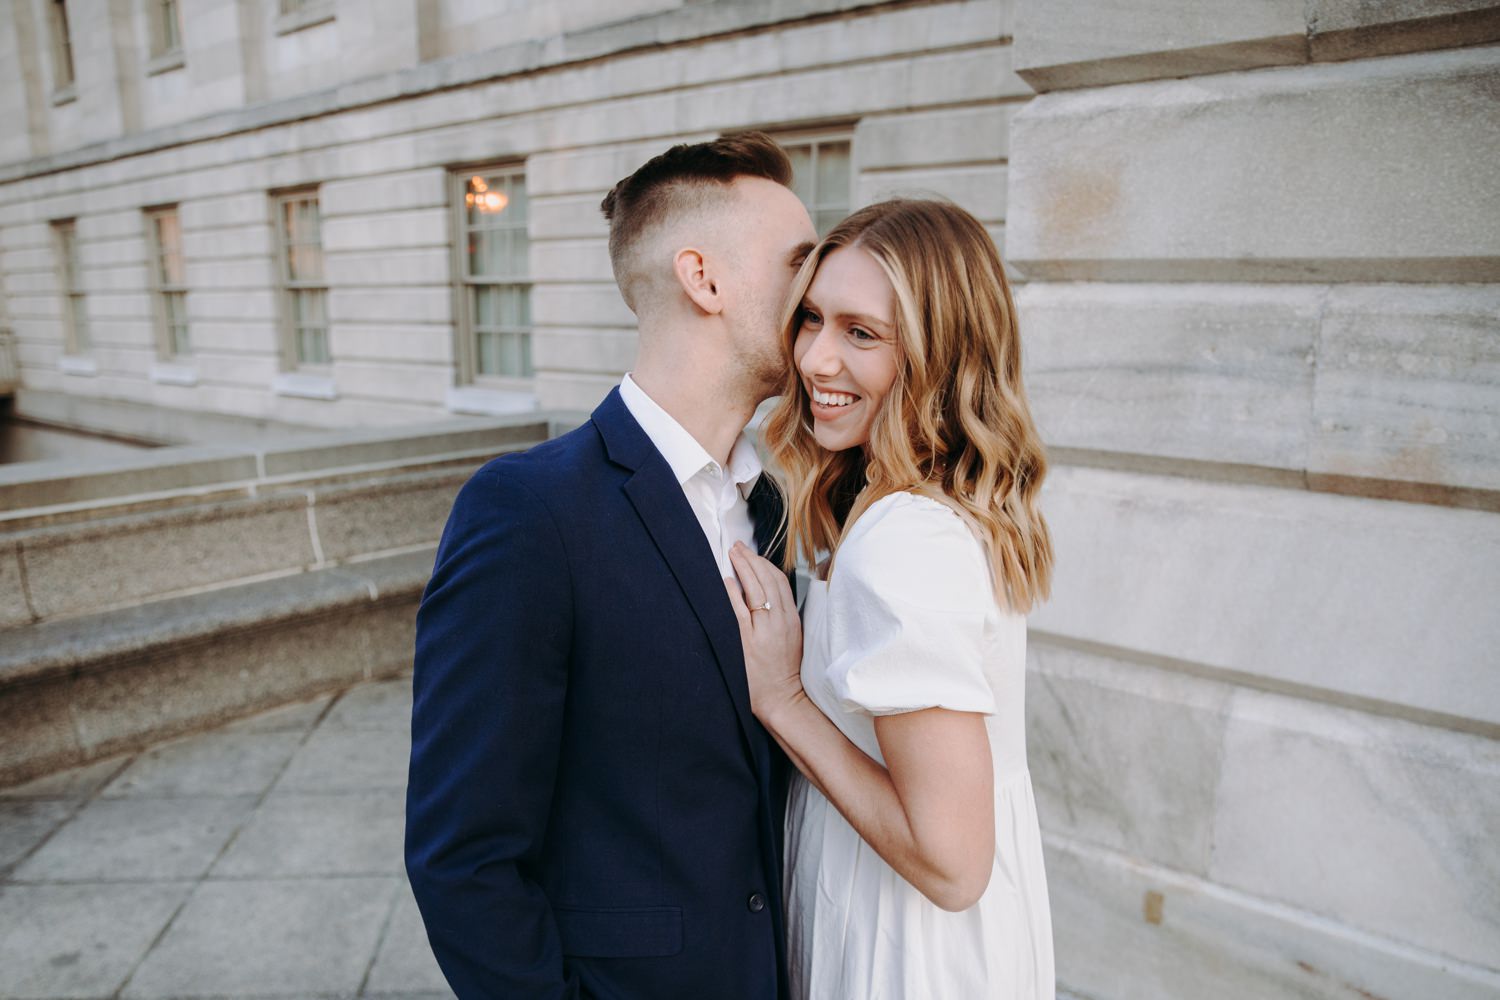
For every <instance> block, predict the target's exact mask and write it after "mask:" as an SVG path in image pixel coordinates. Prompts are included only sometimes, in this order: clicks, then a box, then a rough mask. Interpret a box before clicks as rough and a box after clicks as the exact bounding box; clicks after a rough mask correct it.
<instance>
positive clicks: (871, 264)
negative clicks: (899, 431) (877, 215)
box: [792, 246, 896, 451]
mask: <svg viewBox="0 0 1500 1000" xmlns="http://www.w3.org/2000/svg"><path fill="white" fill-rule="evenodd" d="M895 315H896V291H895V289H894V288H892V287H891V281H890V279H889V278H887V277H886V276H885V271H883V270H882V269H881V267H880V265H879V263H877V262H876V260H875V258H874V257H872V256H870V254H869V252H868V251H866V250H864V249H863V248H861V247H858V246H848V247H839V248H838V249H837V250H834V251H833V252H831V253H830V254H828V256H826V257H824V258H823V261H822V263H821V264H819V265H818V270H817V273H816V274H815V275H814V276H813V280H812V284H811V285H809V286H808V289H807V294H806V295H804V296H803V297H802V311H801V318H800V319H799V321H798V327H797V339H796V341H795V343H794V344H793V345H792V355H793V361H794V362H795V363H796V365H797V371H798V372H799V373H800V374H801V376H802V384H803V386H804V387H805V388H806V389H807V394H808V395H809V396H810V397H812V418H813V437H814V439H815V440H816V441H817V442H818V444H820V445H822V446H823V447H824V448H827V449H828V450H829V451H843V450H844V449H846V448H858V447H861V446H862V445H864V444H865V443H867V442H868V441H869V440H870V425H871V424H872V423H873V422H874V420H875V414H876V413H878V412H879V410H880V404H881V402H882V401H883V400H884V399H885V396H886V393H888V392H890V390H891V385H892V384H893V383H894V382H895V381H896V323H895Z"/></svg>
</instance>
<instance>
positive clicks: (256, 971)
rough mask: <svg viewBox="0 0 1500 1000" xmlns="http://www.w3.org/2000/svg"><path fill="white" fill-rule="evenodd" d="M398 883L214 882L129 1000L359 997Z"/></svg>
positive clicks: (159, 949) (190, 906) (142, 972)
mask: <svg viewBox="0 0 1500 1000" xmlns="http://www.w3.org/2000/svg"><path fill="white" fill-rule="evenodd" d="M400 884H401V883H400V880H399V879H397V878H360V877H350V878H328V879H307V878H302V879H295V880H290V879H287V880H254V881H251V880H246V881H224V882H220V881H208V882H204V883H203V884H202V885H200V886H198V888H197V890H196V891H195V892H194V893H193V896H192V898H191V899H190V900H189V901H188V903H187V905H186V906H184V907H183V909H182V912H181V913H180V914H179V915H178V918H177V919H176V920H174V921H173V922H172V926H171V928H170V929H169V930H168V931H167V933H166V935H165V936H163V937H162V939H161V941H160V942H158V943H157V945H156V946H155V947H154V948H153V949H152V950H151V953H150V955H148V956H147V957H146V960H145V961H144V962H142V963H141V965H140V967H139V968H138V969H136V971H135V974H134V975H133V976H131V979H130V983H129V985H128V986H126V987H125V989H124V991H123V992H122V993H121V996H124V997H139V998H143V1000H144V998H151V997H161V996H185V995H204V994H229V995H236V994H251V993H261V994H265V993H270V994H276V995H286V994H300V995H303V996H309V995H312V994H324V993H333V994H341V995H353V994H354V993H356V992H357V991H358V990H359V986H360V981H361V979H362V978H363V976H364V973H365V970H366V969H367V968H368V967H369V964H370V961H371V959H372V958H373V956H374V954H375V946H376V943H377V941H378V938H379V933H380V929H381V926H382V924H383V923H384V921H385V917H386V914H387V913H388V912H389V910H390V907H391V905H392V902H393V901H394V898H395V893H396V892H397V891H398V889H399V887H400Z"/></svg>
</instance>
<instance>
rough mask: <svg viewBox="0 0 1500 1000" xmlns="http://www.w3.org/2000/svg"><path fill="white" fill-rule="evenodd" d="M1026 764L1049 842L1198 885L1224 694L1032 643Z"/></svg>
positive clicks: (1208, 842)
mask: <svg viewBox="0 0 1500 1000" xmlns="http://www.w3.org/2000/svg"><path fill="white" fill-rule="evenodd" d="M1028 654H1029V655H1028V659H1029V661H1030V672H1029V673H1028V674H1027V678H1026V681H1027V693H1026V708H1027V719H1026V737H1027V760H1028V762H1029V765H1030V769H1031V778H1032V785H1033V788H1034V790H1035V793H1036V800H1037V812H1038V814H1039V815H1040V817H1041V821H1042V826H1043V827H1044V828H1045V829H1046V830H1047V831H1048V832H1050V833H1058V834H1061V835H1064V836H1067V837H1070V838H1074V839H1077V840H1081V841H1087V842H1089V843H1093V844H1098V845H1100V846H1103V847H1106V848H1109V849H1111V850H1115V851H1119V852H1121V853H1122V854H1127V855H1129V856H1131V857H1134V858H1140V859H1142V860H1145V861H1151V862H1155V863H1157V864H1161V865H1165V866H1167V867H1169V868H1172V869H1175V870H1177V871H1183V872H1190V873H1193V874H1196V875H1199V876H1207V874H1208V870H1209V858H1210V854H1211V852H1212V850H1213V846H1214V839H1213V831H1214V802H1215V795H1216V792H1217V789H1218V784H1219V755H1220V752H1219V748H1220V746H1221V745H1222V743H1223V740H1224V727H1225V717H1226V715H1227V708H1228V704H1229V701H1230V699H1231V697H1232V696H1233V690H1234V689H1233V688H1231V687H1230V686H1229V685H1227V684H1220V683H1215V682H1212V681H1205V680H1201V679H1198V678H1193V677H1187V676H1184V675H1183V674H1180V673H1174V672H1171V671H1166V670H1159V669H1156V668H1152V667H1147V666H1142V665H1139V664H1132V663H1127V662H1125V661H1122V660H1115V659H1110V658H1109V657H1107V656H1103V655H1100V654H1097V653H1088V652H1083V651H1080V650H1076V649H1070V648H1068V647H1066V646H1063V645H1058V644H1056V643H1053V642H1048V641H1046V640H1045V639H1042V638H1041V637H1037V638H1036V639H1034V640H1033V641H1032V642H1031V643H1030V644H1029V650H1028Z"/></svg>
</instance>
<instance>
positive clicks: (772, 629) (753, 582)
mask: <svg viewBox="0 0 1500 1000" xmlns="http://www.w3.org/2000/svg"><path fill="white" fill-rule="evenodd" d="M729 561H730V562H731V563H733V564H734V570H735V573H737V574H738V575H739V582H738V583H736V582H735V581H734V580H733V579H726V580H725V581H724V585H725V587H726V588H727V589H728V590H729V603H730V604H731V605H733V606H734V616H735V617H736V618H738V619H739V623H740V642H741V643H742V644H743V645H744V648H745V674H746V676H747V678H748V679H749V681H750V709H751V711H753V712H754V713H755V715H756V717H757V718H758V719H760V720H761V721H762V722H765V721H766V720H767V719H768V718H769V717H770V716H771V715H772V714H773V713H774V712H775V711H776V710H777V709H778V708H780V707H782V706H784V705H787V704H789V703H791V702H793V701H796V700H797V699H798V698H799V697H801V696H802V621H801V619H799V618H798V617H797V602H796V600H795V599H794V598H793V597H792V587H791V584H790V583H788V582H787V578H786V574H785V573H783V572H782V571H781V570H779V569H777V568H776V567H775V566H774V565H772V564H771V563H770V562H769V561H767V560H766V559H763V558H761V557H760V556H758V555H756V554H755V553H754V552H752V551H750V548H749V547H748V546H747V545H745V544H744V543H743V542H736V543H735V544H734V547H733V548H731V549H730V550H729ZM768 603H769V604H770V608H769V610H767V609H766V605H767V604H768Z"/></svg>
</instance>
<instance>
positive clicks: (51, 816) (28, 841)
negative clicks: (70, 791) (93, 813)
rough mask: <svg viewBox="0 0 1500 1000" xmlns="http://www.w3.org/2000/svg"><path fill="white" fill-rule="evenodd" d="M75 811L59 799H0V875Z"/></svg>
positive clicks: (75, 807)
mask: <svg viewBox="0 0 1500 1000" xmlns="http://www.w3.org/2000/svg"><path fill="white" fill-rule="evenodd" d="M77 808H78V807H77V805H76V804H74V803H72V802H68V801H65V800H60V799H22V798H14V799H0V872H6V871H8V870H9V869H10V868H11V867H12V866H14V865H15V863H16V862H18V861H20V860H21V859H22V858H24V857H26V855H28V854H30V853H31V851H32V850H33V849H34V848H35V847H36V846H37V845H38V844H40V843H41V842H42V841H44V840H46V839H47V837H49V836H50V835H51V834H52V831H54V830H56V829H57V828H58V827H59V826H61V825H62V824H63V821H64V820H66V819H67V818H68V817H69V816H71V815H73V812H74V810H76V809H77Z"/></svg>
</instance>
